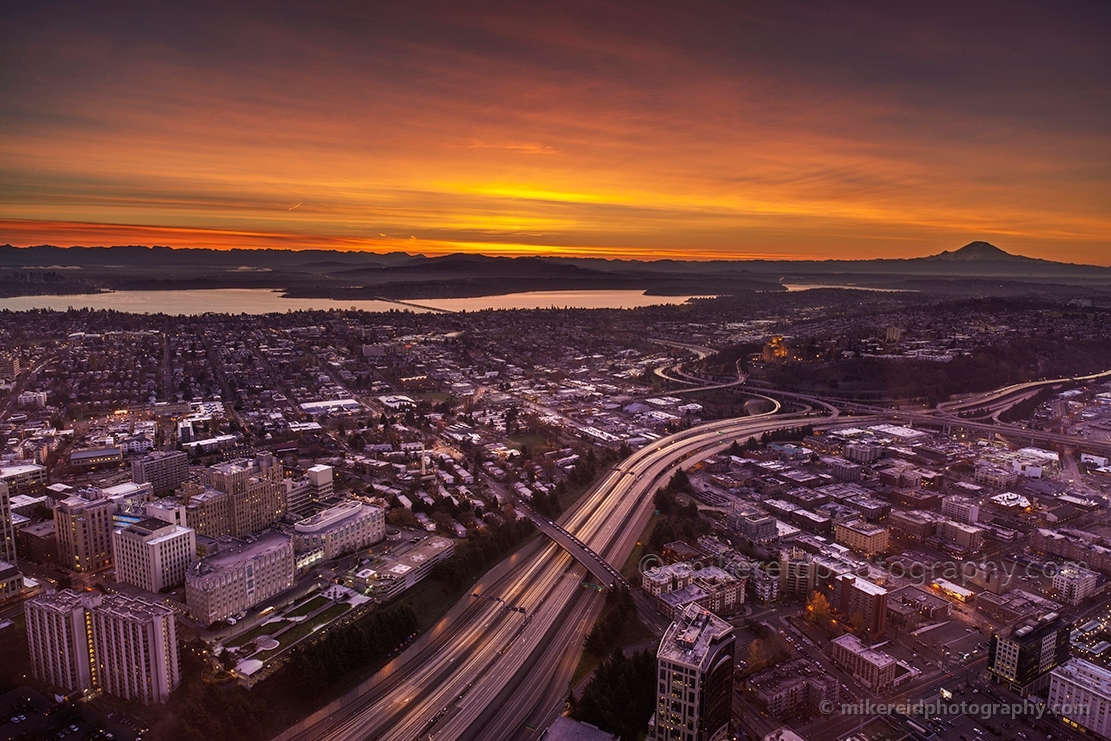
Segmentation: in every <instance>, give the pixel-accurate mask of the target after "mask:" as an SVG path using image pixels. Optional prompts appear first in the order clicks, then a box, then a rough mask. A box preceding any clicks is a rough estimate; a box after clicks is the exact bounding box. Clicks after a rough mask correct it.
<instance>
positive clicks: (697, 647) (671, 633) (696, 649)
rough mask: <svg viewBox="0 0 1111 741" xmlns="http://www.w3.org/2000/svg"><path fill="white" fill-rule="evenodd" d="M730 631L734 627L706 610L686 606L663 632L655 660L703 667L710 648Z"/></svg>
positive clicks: (694, 606)
mask: <svg viewBox="0 0 1111 741" xmlns="http://www.w3.org/2000/svg"><path fill="white" fill-rule="evenodd" d="M732 632H733V626H732V625H730V624H729V623H727V622H725V621H724V620H722V619H721V618H719V617H718V616H717V615H715V614H713V613H712V612H710V611H709V610H707V609H705V608H703V607H699V606H698V605H689V606H688V607H687V608H686V609H685V610H683V614H682V615H680V616H679V618H678V619H677V620H676V621H675V622H673V623H672V624H671V625H670V626H668V629H667V630H666V631H665V632H664V635H663V639H662V640H661V641H660V648H659V650H658V651H657V652H656V657H657V658H658V659H662V660H666V661H672V662H676V663H680V664H686V665H687V666H698V667H700V668H701V667H702V664H703V663H704V662H705V661H706V660H707V659H708V658H709V657H710V655H711V654H710V648H711V647H712V646H713V645H714V644H715V643H718V642H720V641H721V640H723V639H725V638H726V637H728V636H729V635H730V634H731V633H732Z"/></svg>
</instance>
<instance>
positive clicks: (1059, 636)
mask: <svg viewBox="0 0 1111 741" xmlns="http://www.w3.org/2000/svg"><path fill="white" fill-rule="evenodd" d="M1071 630H1072V626H1071V625H1070V624H1069V623H1066V622H1065V621H1064V620H1062V619H1061V617H1060V616H1059V615H1058V614H1057V613H1055V612H1050V613H1047V614H1045V615H1042V616H1040V617H1035V618H1030V619H1028V620H1023V621H1021V622H1019V623H1017V624H1015V625H1013V626H1011V627H1010V628H1007V629H1005V630H1003V631H996V632H994V633H992V635H991V642H990V643H989V644H988V671H989V672H990V673H991V676H992V681H994V682H996V683H997V684H1003V685H1006V686H1007V688H1008V689H1010V690H1011V691H1012V692H1017V693H1019V694H1020V695H1022V696H1023V697H1025V696H1027V695H1029V694H1030V693H1031V692H1037V691H1038V690H1041V689H1043V688H1044V687H1045V686H1046V685H1047V684H1048V683H1049V673H1050V672H1051V671H1053V669H1054V668H1056V667H1058V666H1060V665H1061V664H1064V663H1065V662H1066V661H1068V658H1069V634H1070V632H1071Z"/></svg>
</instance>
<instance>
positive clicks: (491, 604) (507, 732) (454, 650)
mask: <svg viewBox="0 0 1111 741" xmlns="http://www.w3.org/2000/svg"><path fill="white" fill-rule="evenodd" d="M1039 383H1040V384H1041V385H1044V384H1046V383H1051V382H1039ZM1024 386H1025V385H1024ZM1025 391H1028V388H1025V387H1024V388H1016V387H1012V388H1011V389H1009V390H1008V391H1007V393H1008V394H1012V395H1013V394H1016V393H1023V392H1025ZM771 393H777V392H775V391H772V392H771ZM1000 393H1001V391H996V392H990V393H989V394H984V395H981V396H979V397H977V398H975V399H966V400H964V403H968V404H983V403H984V402H985V401H991V400H992V399H994V398H999V396H998V395H999V394H1000ZM777 395H778V394H777ZM782 395H784V396H792V397H795V398H799V399H806V400H808V401H811V402H812V403H822V402H820V401H818V400H815V399H813V397H807V396H805V395H801V394H799V395H794V394H782ZM823 406H825V407H826V408H827V409H830V410H831V411H832V414H831V416H830V417H829V418H826V419H824V420H821V421H816V420H815V418H814V417H806V416H802V415H792V416H781V417H745V418H741V419H733V420H722V421H717V422H711V423H708V424H705V425H701V426H699V427H696V428H692V429H690V430H686V431H684V432H681V433H678V434H676V435H672V436H670V437H667V438H664V439H663V440H660V441H658V442H657V443H656V444H654V445H652V446H650V447H646V448H642V449H641V450H639V451H637V452H636V453H634V454H633V455H632V456H630V457H629V458H627V459H626V460H625V461H623V462H621V463H620V464H619V465H618V466H616V467H615V468H613V469H612V470H610V471H609V472H607V473H606V474H605V475H604V477H603V478H602V480H601V481H600V482H599V483H598V484H597V485H596V486H595V487H594V488H593V489H592V490H591V491H590V492H588V493H587V494H586V495H584V496H583V497H582V498H581V499H580V501H579V503H578V504H577V505H576V506H575V507H574V508H573V509H572V510H571V511H570V512H568V513H567V514H565V515H564V516H563V517H562V518H561V521H560V523H559V524H560V525H561V526H562V528H563V529H565V530H566V531H567V532H568V533H571V534H573V535H574V536H575V537H576V538H577V539H578V540H579V541H580V542H581V543H582V544H583V546H584V547H585V548H586V549H589V550H590V551H592V552H593V553H595V554H597V555H599V556H601V557H602V558H604V559H605V560H606V561H607V562H608V563H609V564H611V565H613V566H616V567H618V568H620V567H621V566H622V565H623V564H624V561H625V559H626V558H627V556H628V554H629V553H630V552H631V551H632V548H633V546H634V544H635V541H636V538H637V537H638V536H639V534H640V533H641V532H642V530H643V529H644V527H645V525H646V524H647V521H648V519H649V517H650V516H651V512H652V497H651V495H652V493H653V492H654V491H655V489H656V487H657V486H659V485H660V484H661V483H662V482H663V480H665V477H666V476H668V475H669V474H670V472H671V471H672V470H673V469H674V466H675V465H676V464H677V463H680V462H684V463H686V464H687V465H690V464H693V463H694V462H697V461H698V460H700V459H702V458H705V457H708V456H710V455H712V454H714V453H716V452H718V451H720V450H722V449H724V448H726V447H728V446H729V445H730V444H731V443H732V442H733V440H734V439H744V438H747V437H749V436H753V435H757V436H758V435H760V434H762V433H764V432H765V431H771V430H775V429H782V428H787V427H792V426H796V425H798V424H802V423H807V422H809V423H811V424H814V426H815V427H817V428H824V427H832V426H836V425H837V424H838V423H839V422H838V421H837V410H836V409H833V408H832V407H831V406H830V405H828V404H824V403H823ZM846 406H857V405H846ZM859 406H860V407H861V409H862V411H868V412H872V411H875V412H878V413H879V414H880V415H882V418H886V419H905V420H907V421H910V422H921V423H928V424H933V425H937V424H939V423H940V424H953V425H960V426H966V427H971V428H977V429H987V430H993V431H996V432H1002V431H1003V430H1000V429H999V428H998V427H994V428H993V426H992V425H982V424H977V423H971V422H969V421H968V420H956V419H946V418H944V417H941V416H937V415H929V414H920V413H918V414H916V413H907V412H894V411H891V410H873V409H871V408H867V409H864V408H863V406H862V405H859ZM880 418H881V417H876V416H873V417H868V418H854V419H853V423H854V424H871V423H874V422H876V421H879V419H880ZM840 424H844V422H843V421H841V422H840ZM1006 431H1007V432H1009V433H1013V432H1021V433H1022V434H1024V435H1026V436H1031V437H1038V438H1047V437H1053V438H1061V441H1062V442H1068V443H1071V444H1076V443H1077V442H1078V441H1077V440H1076V439H1075V438H1072V437H1069V436H1062V435H1049V434H1047V433H1038V432H1032V431H1016V430H1006ZM578 555H580V557H582V556H583V553H581V552H580V553H579V554H578ZM514 559H515V560H516V562H515V563H512V564H510V566H509V567H507V568H505V569H504V570H503V571H504V573H502V572H499V573H498V574H497V575H496V576H491V577H489V578H486V579H484V580H483V581H482V582H481V583H480V585H479V586H478V587H477V588H476V590H475V591H476V592H478V593H480V594H484V595H486V596H491V597H497V598H500V599H501V600H503V601H504V602H499V601H495V600H489V599H475V598H472V597H467V598H465V601H464V603H460V604H459V605H456V607H454V608H452V610H451V612H450V613H449V615H448V617H445V618H444V620H442V621H441V622H440V623H439V624H437V626H435V627H434V628H433V629H432V630H431V631H430V632H429V633H428V634H426V635H425V636H422V638H421V640H419V641H417V642H416V643H415V644H414V645H413V646H412V647H410V648H409V649H408V650H407V651H406V652H405V653H403V654H402V655H401V656H400V657H398V658H397V659H396V660H395V661H394V662H393V663H391V664H390V665H389V666H387V667H386V669H384V670H383V671H382V672H379V673H378V674H377V675H375V677H372V678H371V679H370V680H368V681H367V682H366V683H364V685H362V686H361V687H360V688H359V689H358V690H356V691H355V692H353V693H350V694H349V695H348V696H346V697H345V698H342V699H341V700H340V701H337V702H336V703H333V704H332V705H330V706H328V708H325V709H324V710H323V711H321V712H319V713H317V714H315V715H314V716H311V717H310V718H309V719H307V720H306V721H305V722H303V723H301V724H299V725H298V726H296V727H295V728H293V729H290V730H289V731H287V732H286V733H283V734H282V735H281V736H279V737H278V738H279V739H281V741H294V740H297V741H301V740H307V739H320V738H327V739H351V740H352V741H354V740H355V739H358V740H359V741H362V740H363V739H398V740H404V741H411V740H412V739H437V740H438V739H523V738H528V737H530V736H531V735H532V733H531V731H528V730H526V724H527V725H531V726H534V727H538V728H539V727H543V726H542V723H543V722H544V721H546V720H549V719H550V718H551V714H552V712H553V709H554V708H558V707H559V705H560V703H561V700H562V697H563V696H564V695H565V694H566V688H567V686H568V682H569V680H570V677H571V672H572V671H573V669H574V666H575V662H576V660H577V657H578V654H579V651H580V647H581V642H582V639H583V637H584V636H585V634H586V632H587V631H588V629H589V627H590V625H591V624H592V622H593V620H594V619H595V618H596V616H597V614H598V613H599V612H600V610H601V606H602V596H601V595H600V594H599V593H598V592H596V591H594V590H585V589H583V588H582V586H581V583H582V581H583V579H584V577H585V576H586V574H587V571H586V569H585V568H584V567H583V566H582V565H581V564H579V563H577V562H576V561H575V560H574V559H572V557H571V556H570V555H569V554H568V553H567V552H566V551H565V550H563V549H562V548H561V547H560V546H558V545H557V544H555V543H552V542H543V543H537V544H534V546H533V547H530V548H528V549H526V550H525V551H524V552H522V553H521V554H519V556H515V557H514ZM584 560H587V559H584ZM593 565H594V566H595V570H597V566H598V564H597V563H595V564H593ZM599 573H602V572H599ZM507 606H509V607H516V608H522V609H523V610H524V612H523V613H522V612H519V611H516V610H511V609H507Z"/></svg>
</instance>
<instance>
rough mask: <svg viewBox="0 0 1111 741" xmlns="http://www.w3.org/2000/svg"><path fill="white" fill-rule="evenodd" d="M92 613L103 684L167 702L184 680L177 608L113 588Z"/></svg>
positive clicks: (122, 693)
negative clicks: (113, 590)
mask: <svg viewBox="0 0 1111 741" xmlns="http://www.w3.org/2000/svg"><path fill="white" fill-rule="evenodd" d="M90 616H91V619H92V627H93V646H94V650H95V662H96V664H97V668H98V672H97V677H98V680H99V682H100V688H101V689H102V690H104V691H105V692H108V693H110V694H113V695H116V696H117V697H122V698H124V699H125V700H138V701H139V702H141V703H143V704H144V705H153V704H155V703H164V702H166V700H168V699H169V698H170V693H171V692H173V691H174V689H176V688H177V686H178V685H179V684H181V669H180V666H179V664H178V646H177V629H176V627H175V625H174V611H173V610H172V609H170V608H169V607H167V606H166V605H162V604H158V603H155V602H148V601H147V600H143V599H134V598H131V597H127V596H125V595H122V594H112V595H108V596H107V597H105V598H104V600H103V601H102V602H101V603H100V605H98V606H97V607H94V608H93V609H92V610H91V611H90Z"/></svg>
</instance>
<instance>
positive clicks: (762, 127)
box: [0, 3, 1111, 265]
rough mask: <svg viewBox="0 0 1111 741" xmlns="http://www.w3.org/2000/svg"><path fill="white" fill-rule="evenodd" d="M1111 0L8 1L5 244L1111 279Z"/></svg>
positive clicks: (0, 227) (0, 169) (1, 236)
mask: <svg viewBox="0 0 1111 741" xmlns="http://www.w3.org/2000/svg"><path fill="white" fill-rule="evenodd" d="M1106 14H1107V11H1106V8H1103V7H1101V6H1098V5H1095V4H1089V5H1084V4H1080V5H1073V6H1070V7H1069V8H1067V9H1064V10H1061V9H1059V8H1054V9H1051V8H1049V7H1048V6H1038V5H1032V6H1026V7H1022V8H1013V7H1011V6H1002V5H998V6H996V5H987V4H985V5H978V6H976V7H975V8H972V9H967V8H958V7H957V6H952V7H950V8H945V7H938V6H936V5H933V4H931V5H930V6H929V7H928V8H925V7H919V8H903V7H900V9H899V10H897V11H895V10H891V9H888V8H880V7H874V8H867V7H862V6H856V7H854V8H851V9H848V8H842V9H836V10H834V9H815V8H812V7H808V6H805V5H802V4H796V5H786V6H776V7H775V8H756V7H752V6H747V7H733V6H726V5H723V4H717V3H705V4H699V5H697V6H685V7H684V8H683V9H682V10H673V9H669V8H666V7H664V6H643V7H637V8H635V9H633V8H625V7H622V6H618V5H602V4H597V3H585V4H579V5H571V6H560V7H559V8H554V7H547V8H534V7H532V6H528V7H525V6H519V5H513V4H507V5H497V4H495V5H487V6H483V7H481V8H477V9H474V8H472V9H460V8H457V7H455V6H448V5H434V6H431V7H428V8H427V9H424V10H421V9H413V8H386V7H377V6H375V7H370V8H364V7H349V6H345V5H342V4H329V5H327V6H325V7H323V8H321V9H317V8H313V9H311V10H310V9H308V8H305V7H300V6H297V5H286V6H283V7H280V8H277V9H270V8H268V9H267V10H266V11H265V12H263V11H260V10H257V9H253V10H224V9H215V8H203V7H202V8H199V9H196V8H191V9H190V11H188V12H185V11H173V10H169V9H166V8H155V9H152V8H145V7H130V6H127V5H121V6H117V7H116V8H114V9H112V10H111V11H105V10H104V9H102V8H98V9H96V10H95V11H94V10H92V9H89V8H86V7H84V6H81V5H66V4H57V5H50V6H36V7H25V8H15V9H9V10H6V11H4V15H5V17H6V21H7V22H6V23H4V24H3V26H4V28H5V29H6V30H4V31H0V34H3V36H2V37H0V38H3V45H4V48H5V49H6V51H7V54H6V59H5V65H4V66H5V72H4V75H3V76H2V78H0V89H2V90H4V95H3V96H0V98H2V100H3V102H2V103H0V127H2V129H0V130H3V131H4V137H3V140H2V143H0V162H2V165H0V194H2V198H0V200H2V201H3V203H4V205H3V206H2V207H0V242H9V243H12V244H15V245H19V246H28V245H32V244H43V243H52V244H58V245H63V246H68V245H74V244H84V245H109V244H148V245H149V244H168V245H171V246H174V247H177V248H184V247H214V248H233V247H278V248H291V247H292V248H327V249H343V250H352V249H354V250H369V251H374V252H393V251H405V252H411V253H424V254H447V253H453V252H476V253H484V254H499V255H531V254H543V255H555V256H598V257H618V258H630V259H663V258H672V259H689V260H699V259H870V258H877V257H920V256H925V255H929V254H936V253H938V252H941V251H942V250H952V249H955V248H956V247H957V246H959V245H961V244H965V243H967V242H970V241H973V240H978V239H983V240H986V241H990V242H992V243H994V244H997V245H999V246H1000V247H1001V248H1003V249H1004V250H1006V251H1008V252H1011V253H1017V254H1023V255H1028V256H1031V257H1038V258H1045V259H1050V260H1060V261H1064V262H1077V263H1090V264H1099V265H1107V264H1108V262H1109V258H1108V252H1109V251H1108V249H1107V239H1106V235H1107V234H1108V233H1111V229H1109V227H1111V217H1109V215H1108V213H1107V208H1106V202H1105V199H1103V198H1101V195H1102V194H1103V193H1106V192H1107V184H1108V176H1109V173H1108V167H1107V164H1108V162H1109V159H1108V137H1107V134H1106V132H1107V131H1108V130H1111V127H1109V126H1108V123H1109V119H1111V106H1109V100H1111V97H1109V90H1111V82H1109V80H1108V75H1107V70H1108V69H1111V65H1108V64H1107V54H1108V52H1107V51H1106V48H1107V46H1108V45H1107V44H1106V43H1105V29H1106V27H1107V26H1106V22H1105V21H1106V20H1107V18H1106Z"/></svg>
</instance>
